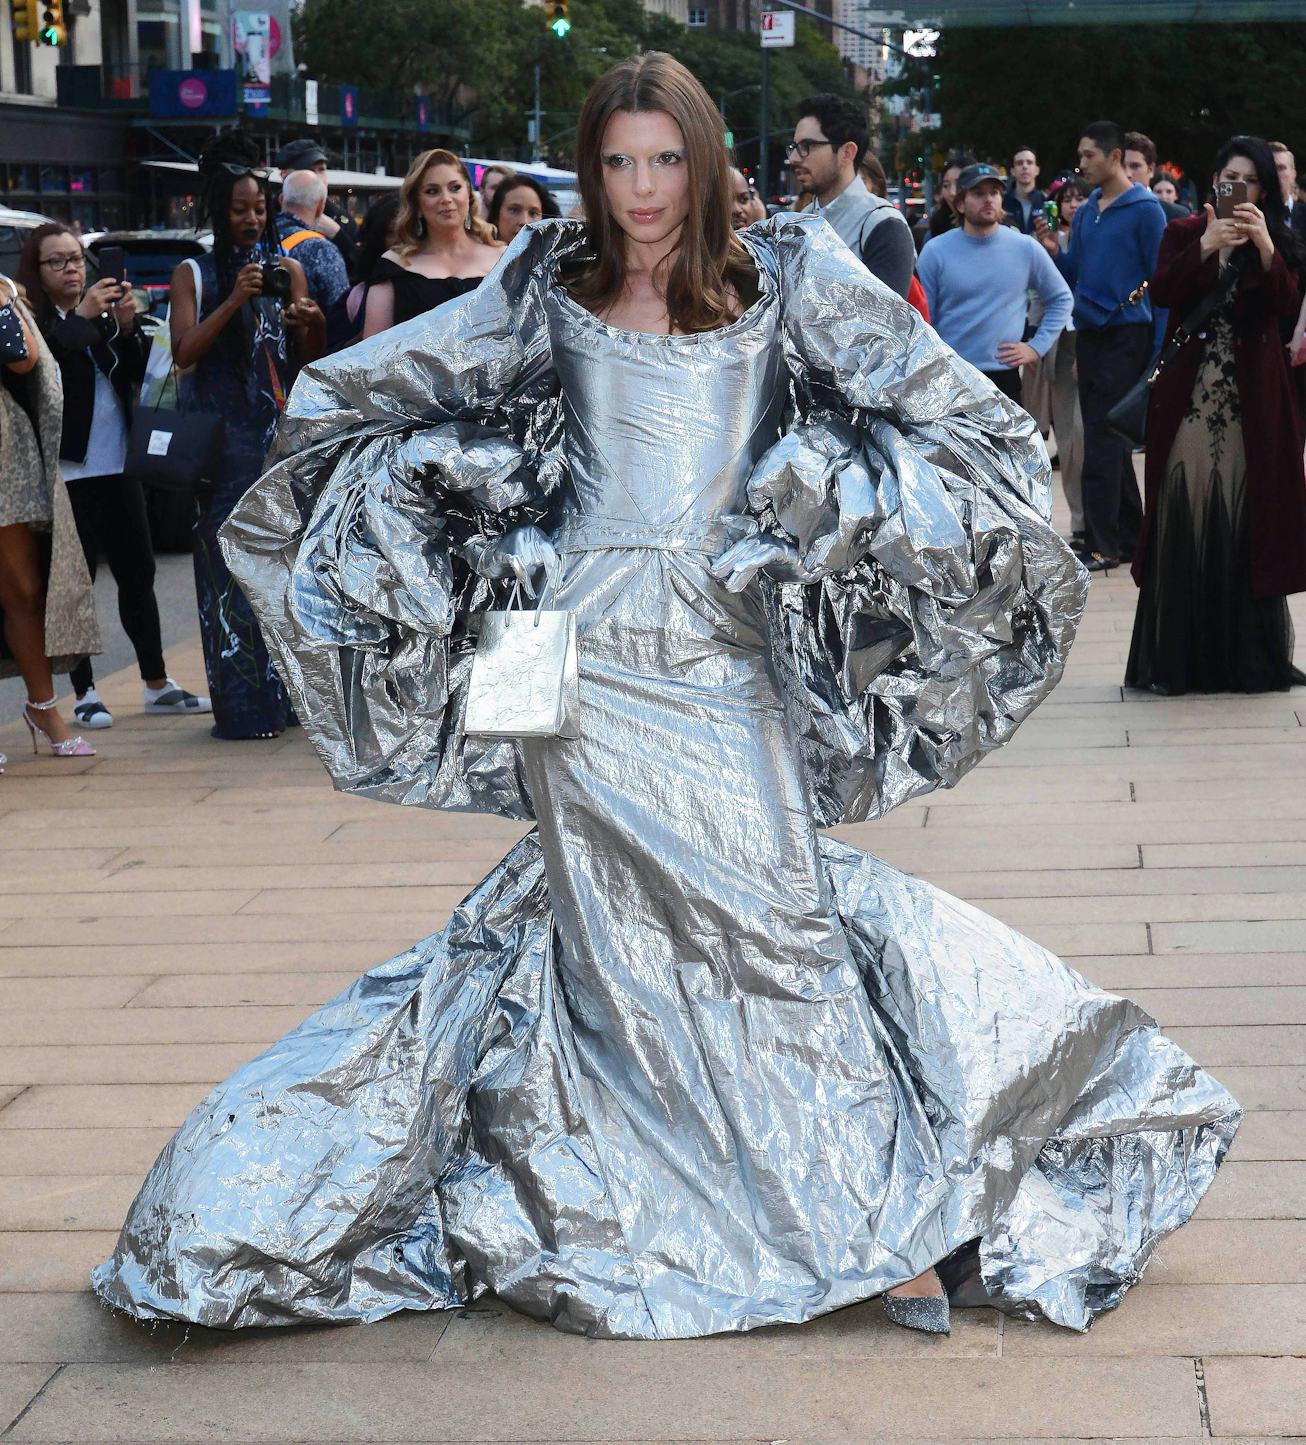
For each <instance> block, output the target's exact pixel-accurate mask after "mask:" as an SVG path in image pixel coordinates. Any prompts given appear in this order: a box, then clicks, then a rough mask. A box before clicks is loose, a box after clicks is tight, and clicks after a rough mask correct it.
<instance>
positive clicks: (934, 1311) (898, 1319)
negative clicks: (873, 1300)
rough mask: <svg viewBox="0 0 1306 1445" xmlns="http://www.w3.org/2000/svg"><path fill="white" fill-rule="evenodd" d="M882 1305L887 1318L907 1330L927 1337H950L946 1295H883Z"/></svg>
mask: <svg viewBox="0 0 1306 1445" xmlns="http://www.w3.org/2000/svg"><path fill="white" fill-rule="evenodd" d="M880 1304H881V1305H882V1306H883V1307H884V1313H885V1317H886V1318H887V1319H888V1320H890V1321H891V1322H892V1323H893V1324H895V1325H901V1326H902V1327H903V1328H904V1329H907V1330H920V1331H922V1332H923V1333H924V1334H927V1335H950V1334H951V1333H952V1325H951V1324H950V1322H949V1318H948V1296H947V1295H946V1294H930V1295H900V1294H888V1293H885V1294H882V1295H881V1296H880Z"/></svg>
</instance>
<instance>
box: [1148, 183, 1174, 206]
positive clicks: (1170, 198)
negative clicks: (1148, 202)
mask: <svg viewBox="0 0 1306 1445" xmlns="http://www.w3.org/2000/svg"><path fill="white" fill-rule="evenodd" d="M1152 194H1153V195H1154V196H1155V197H1156V198H1157V200H1158V201H1166V202H1168V203H1169V204H1170V205H1172V206H1173V205H1175V204H1176V203H1177V202H1178V200H1179V192H1178V190H1177V189H1176V187H1175V183H1174V182H1173V181H1166V180H1160V181H1154V182H1153V183H1152Z"/></svg>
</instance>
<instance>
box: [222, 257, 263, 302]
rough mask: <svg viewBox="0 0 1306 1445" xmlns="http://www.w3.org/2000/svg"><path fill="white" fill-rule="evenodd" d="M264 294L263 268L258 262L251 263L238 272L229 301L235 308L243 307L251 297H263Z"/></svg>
mask: <svg viewBox="0 0 1306 1445" xmlns="http://www.w3.org/2000/svg"><path fill="white" fill-rule="evenodd" d="M262 294H263V267H262V265H261V263H260V262H258V261H251V262H250V263H249V265H248V266H242V267H241V268H240V270H239V271H237V272H236V280H235V283H234V284H233V286H232V288H231V296H230V297H229V300H230V302H231V305H232V307H233V309H234V308H236V307H239V306H243V305H244V304H245V302H246V301H248V300H249V298H250V297H251V296H262Z"/></svg>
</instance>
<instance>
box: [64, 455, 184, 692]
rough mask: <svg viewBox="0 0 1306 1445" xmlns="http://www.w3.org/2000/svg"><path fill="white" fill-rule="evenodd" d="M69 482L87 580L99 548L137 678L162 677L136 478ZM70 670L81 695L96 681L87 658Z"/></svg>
mask: <svg viewBox="0 0 1306 1445" xmlns="http://www.w3.org/2000/svg"><path fill="white" fill-rule="evenodd" d="M67 485H68V499H69V501H71V502H72V504H73V517H74V519H75V521H76V522H77V535H78V537H79V538H80V539H81V543H82V551H83V552H84V553H85V554H86V566H87V568H88V569H89V571H90V574H91V580H92V581H94V580H95V572H96V567H97V565H98V563H99V560H100V552H101V551H103V552H104V559H105V561H106V562H108V564H109V571H110V572H112V573H113V580H114V581H115V582H116V583H117V584H118V616H119V617H120V618H121V619H122V630H123V631H124V632H125V633H126V634H127V636H128V638H130V640H131V645H132V646H133V647H134V648H135V649H136V661H137V664H138V665H139V667H140V670H141V678H142V679H149V678H155V677H164V676H166V675H167V671H168V669H167V668H166V667H165V666H164V662H163V640H162V638H161V637H160V635H159V604H158V603H157V602H156V601H155V600H154V546H153V544H152V543H151V541H150V524H149V520H148V518H147V517H146V514H145V493H144V491H143V490H142V488H141V484H140V482H139V481H138V480H137V478H135V477H127V476H118V477H75V478H74V479H73V480H72V481H70V482H69V483H68V484H67ZM68 675H69V677H70V678H71V679H72V684H73V687H74V688H75V689H76V691H77V693H78V696H80V695H81V694H82V693H84V692H85V691H86V689H87V688H88V687H91V686H92V685H93V683H94V681H95V677H94V674H93V673H92V671H91V659H90V658H89V657H84V658H82V660H81V661H80V662H79V663H78V664H77V666H76V667H75V668H73V670H72V672H70V673H69V674H68Z"/></svg>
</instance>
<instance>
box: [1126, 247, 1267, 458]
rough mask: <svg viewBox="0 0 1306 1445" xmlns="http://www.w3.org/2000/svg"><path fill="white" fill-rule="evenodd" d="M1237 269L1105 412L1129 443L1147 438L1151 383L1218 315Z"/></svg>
mask: <svg viewBox="0 0 1306 1445" xmlns="http://www.w3.org/2000/svg"><path fill="white" fill-rule="evenodd" d="M1238 275H1239V273H1238V271H1237V269H1236V268H1235V267H1233V266H1227V267H1226V268H1225V271H1224V275H1223V276H1221V277H1220V279H1219V281H1218V282H1217V283H1216V285H1215V287H1214V288H1213V289H1212V290H1210V291H1208V292H1207V293H1206V295H1205V296H1203V297H1202V299H1201V300H1200V301H1199V302H1198V303H1197V305H1196V306H1194V307H1193V309H1192V310H1191V311H1190V312H1189V313H1188V315H1187V316H1185V317H1184V319H1183V320H1182V321H1181V322H1180V323H1179V325H1178V326H1176V327H1175V330H1174V335H1173V336H1172V337H1171V338H1170V340H1169V341H1168V342H1166V344H1165V346H1164V347H1163V348H1162V351H1161V354H1160V356H1158V357H1157V358H1156V361H1155V362H1154V363H1153V364H1152V366H1151V367H1150V368H1149V369H1148V370H1147V371H1145V372H1144V373H1143V374H1142V376H1140V377H1139V378H1138V380H1137V381H1136V382H1135V383H1134V384H1133V386H1131V387H1130V388H1129V390H1128V391H1127V392H1125V394H1124V396H1122V397H1121V398H1120V400H1119V401H1118V402H1116V404H1115V405H1114V406H1113V407H1112V408H1111V410H1110V411H1109V412H1107V414H1106V424H1107V426H1109V427H1110V428H1111V430H1112V431H1113V432H1115V434H1116V435H1117V436H1120V437H1123V438H1124V439H1125V441H1127V442H1128V443H1129V444H1130V446H1135V447H1141V446H1142V445H1143V444H1144V442H1145V441H1146V440H1147V411H1148V405H1149V403H1150V402H1151V400H1152V386H1153V384H1154V383H1155V382H1156V379H1157V377H1158V376H1160V375H1161V373H1162V372H1163V371H1164V370H1165V369H1166V367H1167V366H1169V365H1170V363H1171V362H1172V361H1173V360H1174V359H1175V357H1176V356H1178V355H1179V353H1180V352H1181V351H1182V350H1183V349H1184V347H1185V346H1187V345H1188V343H1189V342H1190V341H1192V340H1193V339H1194V338H1195V337H1197V336H1200V335H1201V333H1202V328H1203V327H1204V326H1205V325H1206V323H1207V322H1208V321H1209V320H1210V319H1211V317H1212V316H1214V315H1215V313H1216V311H1217V310H1218V309H1219V307H1220V305H1221V303H1222V302H1223V301H1224V298H1225V297H1226V296H1228V294H1229V293H1230V291H1232V290H1233V288H1234V287H1235V286H1236V285H1237V283H1238Z"/></svg>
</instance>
